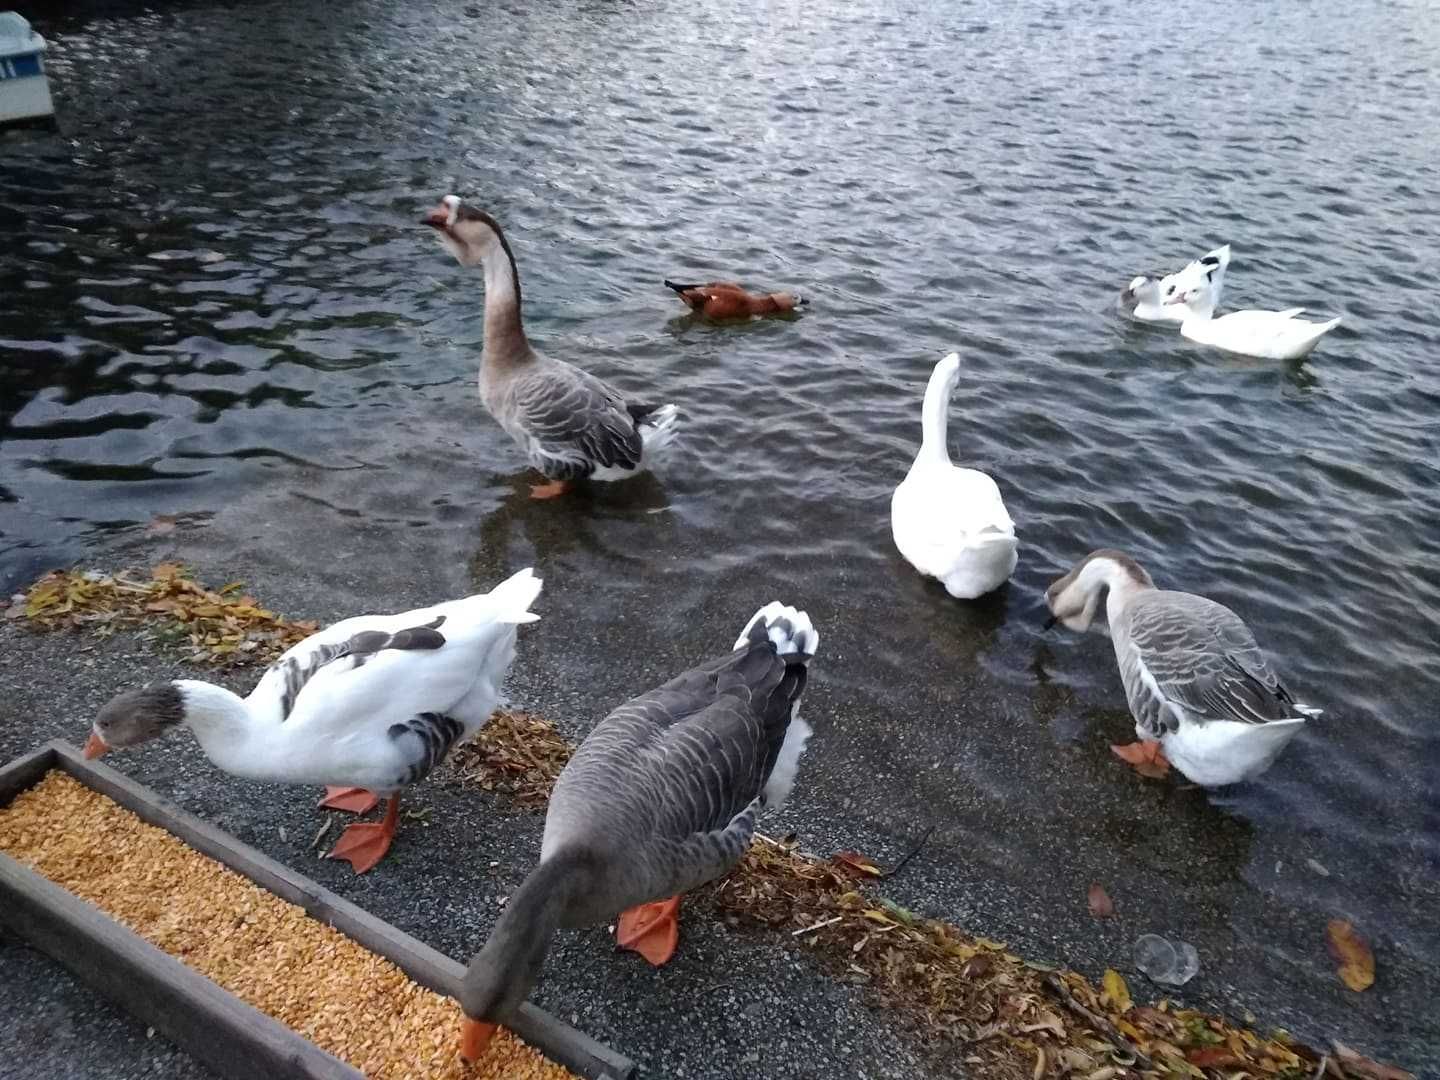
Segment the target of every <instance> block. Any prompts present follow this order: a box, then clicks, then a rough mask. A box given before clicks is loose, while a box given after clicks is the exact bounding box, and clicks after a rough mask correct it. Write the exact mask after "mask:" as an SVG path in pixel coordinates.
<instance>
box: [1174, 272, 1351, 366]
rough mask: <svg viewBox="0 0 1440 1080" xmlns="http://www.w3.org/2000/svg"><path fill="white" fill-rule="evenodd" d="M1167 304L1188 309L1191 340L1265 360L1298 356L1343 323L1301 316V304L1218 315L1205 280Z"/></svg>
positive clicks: (1185, 329) (1186, 331)
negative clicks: (1320, 321) (1280, 309)
mask: <svg viewBox="0 0 1440 1080" xmlns="http://www.w3.org/2000/svg"><path fill="white" fill-rule="evenodd" d="M1181 305H1183V307H1182V306H1181ZM1166 306H1168V307H1176V308H1178V309H1179V310H1181V311H1183V312H1184V313H1185V318H1184V321H1183V322H1182V323H1181V324H1180V333H1181V334H1182V335H1184V336H1185V337H1187V338H1189V339H1190V340H1191V341H1195V342H1198V343H1200V344H1201V345H1211V346H1214V347H1215V348H1217V349H1223V350H1225V351H1226V352H1231V353H1237V354H1239V355H1241V356H1255V357H1259V358H1261V359H1264V360H1298V359H1300V358H1301V357H1303V356H1306V355H1308V354H1309V353H1310V351H1311V350H1312V349H1314V348H1315V346H1316V344H1318V343H1319V341H1320V339H1321V338H1322V337H1324V336H1325V335H1326V334H1328V333H1329V332H1330V331H1331V330H1334V329H1335V327H1337V326H1339V325H1340V320H1339V319H1330V320H1329V321H1328V322H1323V323H1314V322H1310V321H1309V320H1307V319H1301V318H1298V316H1299V315H1301V314H1302V313H1303V312H1304V311H1305V309H1304V308H1298V307H1297V308H1286V309H1285V310H1284V311H1259V310H1250V311H1232V312H1230V313H1229V314H1228V315H1221V316H1220V317H1219V318H1215V317H1214V311H1215V304H1214V302H1213V300H1212V299H1211V298H1210V290H1209V287H1208V285H1207V283H1206V282H1204V281H1201V282H1199V283H1197V284H1194V285H1192V286H1191V287H1190V288H1188V289H1185V290H1184V291H1182V292H1179V293H1177V294H1176V295H1175V296H1173V297H1172V298H1170V299H1169V300H1167V301H1166Z"/></svg>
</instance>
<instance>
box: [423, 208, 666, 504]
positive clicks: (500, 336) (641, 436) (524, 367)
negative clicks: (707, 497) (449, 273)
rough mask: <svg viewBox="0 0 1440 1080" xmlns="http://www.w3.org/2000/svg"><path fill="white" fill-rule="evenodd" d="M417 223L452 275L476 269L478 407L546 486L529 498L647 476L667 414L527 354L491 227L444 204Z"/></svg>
mask: <svg viewBox="0 0 1440 1080" xmlns="http://www.w3.org/2000/svg"><path fill="white" fill-rule="evenodd" d="M421 223H422V224H424V225H429V226H430V227H431V228H433V229H434V230H435V231H436V232H437V233H438V234H439V237H440V241H441V243H443V244H444V245H445V247H446V249H447V250H448V251H449V252H450V254H452V255H454V256H455V258H456V260H457V261H458V262H459V263H460V265H461V266H467V267H473V266H480V267H483V268H484V273H485V349H484V354H483V356H482V359H481V364H480V400H481V401H482V402H483V403H484V405H485V408H486V409H487V410H489V412H490V415H491V416H493V417H495V419H496V420H498V421H499V422H500V426H501V427H503V428H504V429H505V430H506V431H507V432H509V433H510V437H511V438H513V439H514V440H515V441H516V442H517V443H519V444H520V447H521V449H523V450H524V451H525V454H526V456H527V457H528V458H529V460H530V464H531V465H532V466H534V467H535V468H536V469H537V470H538V471H539V472H541V473H542V474H543V475H544V476H545V478H546V479H547V480H548V481H549V482H548V483H545V484H535V485H532V486H531V489H530V494H531V496H532V497H533V498H537V499H547V498H552V497H554V496H556V495H560V494H563V493H564V492H565V491H566V490H567V489H568V488H569V485H570V484H571V483H572V482H573V481H576V480H583V479H592V480H623V479H625V478H626V477H630V476H634V475H635V474H636V473H638V472H640V471H641V470H643V469H646V468H648V467H649V466H650V464H651V462H652V460H653V458H654V456H655V454H656V453H657V452H658V451H659V450H661V449H662V448H663V447H664V446H665V445H667V444H668V443H669V442H670V440H671V439H672V438H673V436H674V433H675V419H676V412H675V406H674V405H644V404H639V403H636V402H628V401H626V400H625V398H624V396H623V395H622V394H621V393H620V391H618V390H616V389H615V388H614V387H612V386H610V385H608V384H607V383H605V382H603V381H601V380H600V379H597V378H596V377H595V376H594V375H591V374H589V373H588V372H585V371H582V370H580V369H579V368H577V367H575V366H574V365H573V364H567V363H565V362H564V361H563V360H554V359H551V358H550V357H548V356H542V355H541V354H540V353H537V352H536V351H535V350H534V349H533V348H531V347H530V342H529V340H527V339H526V337H525V329H524V327H523V326H522V324H521V320H520V271H519V270H518V269H517V268H516V266H515V256H514V255H513V254H512V253H511V251H510V244H509V241H507V240H506V239H505V234H504V233H503V232H502V231H501V229H500V223H499V222H498V221H496V220H495V219H494V218H493V217H491V216H490V215H489V214H487V213H485V212H484V211H483V210H476V209H475V208H474V207H471V206H467V205H466V204H464V203H462V202H461V201H460V198H459V196H456V195H446V196H445V197H444V198H443V199H441V200H440V205H439V206H437V207H435V209H434V210H431V211H430V213H429V214H427V215H426V216H425V217H424V218H423V219H421Z"/></svg>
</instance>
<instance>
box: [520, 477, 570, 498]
mask: <svg viewBox="0 0 1440 1080" xmlns="http://www.w3.org/2000/svg"><path fill="white" fill-rule="evenodd" d="M569 490H570V484H569V483H568V482H567V481H565V480H551V481H550V482H549V483H546V484H531V485H530V498H532V499H553V498H555V497H556V496H559V495H564V494H565V492H567V491H569Z"/></svg>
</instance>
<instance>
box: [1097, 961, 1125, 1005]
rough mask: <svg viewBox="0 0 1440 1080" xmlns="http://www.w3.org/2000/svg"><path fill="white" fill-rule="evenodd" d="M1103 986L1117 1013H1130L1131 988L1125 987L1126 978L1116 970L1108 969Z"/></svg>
mask: <svg viewBox="0 0 1440 1080" xmlns="http://www.w3.org/2000/svg"><path fill="white" fill-rule="evenodd" d="M1102 985H1103V986H1104V987H1105V996H1106V997H1107V998H1109V999H1110V1004H1111V1005H1112V1006H1114V1008H1115V1011H1116V1012H1118V1013H1121V1014H1124V1013H1127V1012H1129V1011H1130V988H1129V987H1128V986H1126V985H1125V978H1124V976H1122V975H1121V974H1120V973H1119V972H1118V971H1116V970H1115V969H1114V968H1106V969H1105V978H1104V979H1103V980H1102Z"/></svg>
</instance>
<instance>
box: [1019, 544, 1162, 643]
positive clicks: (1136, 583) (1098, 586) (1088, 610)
mask: <svg viewBox="0 0 1440 1080" xmlns="http://www.w3.org/2000/svg"><path fill="white" fill-rule="evenodd" d="M1126 587H1129V588H1137V587H1138V588H1145V589H1153V588H1154V587H1155V583H1154V582H1153V581H1151V580H1150V575H1149V574H1147V573H1146V572H1145V568H1144V567H1143V566H1141V565H1140V564H1139V563H1137V562H1136V561H1135V560H1134V559H1132V558H1131V557H1130V556H1129V555H1126V554H1125V553H1124V552H1123V551H1116V550H1115V549H1114V548H1101V549H1100V550H1098V551H1092V552H1091V553H1090V554H1089V555H1086V556H1085V558H1083V559H1081V560H1080V561H1079V562H1078V563H1076V564H1075V565H1074V566H1073V567H1072V568H1071V570H1070V572H1069V573H1068V574H1066V575H1065V576H1064V577H1062V578H1059V579H1058V580H1056V581H1054V582H1053V583H1051V585H1050V587H1049V588H1048V589H1046V590H1045V603H1046V604H1047V605H1048V606H1049V608H1050V620H1049V622H1047V623H1046V624H1045V625H1046V627H1047V628H1048V627H1050V626H1053V625H1054V624H1055V623H1057V622H1060V623H1064V624H1065V628H1066V629H1067V630H1074V631H1076V632H1077V633H1084V632H1085V631H1086V630H1089V629H1090V625H1091V623H1093V622H1094V621H1095V613H1096V612H1097V611H1098V610H1099V608H1100V601H1101V599H1102V598H1103V597H1104V596H1105V595H1106V593H1107V592H1109V591H1110V590H1113V589H1117V588H1126ZM1100 628H1101V629H1102V630H1103V629H1104V624H1103V623H1101V624H1100Z"/></svg>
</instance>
